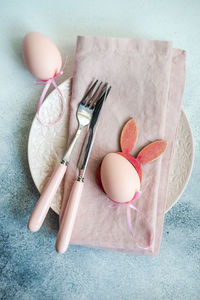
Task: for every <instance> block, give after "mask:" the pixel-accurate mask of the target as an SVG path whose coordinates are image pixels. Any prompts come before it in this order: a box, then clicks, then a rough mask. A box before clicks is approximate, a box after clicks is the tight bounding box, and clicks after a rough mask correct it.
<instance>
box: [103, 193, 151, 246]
mask: <svg viewBox="0 0 200 300" xmlns="http://www.w3.org/2000/svg"><path fill="white" fill-rule="evenodd" d="M141 194H142V192H141V191H139V192H136V193H135V195H134V197H133V199H132V200H131V201H129V202H126V203H119V202H116V201H114V200H112V199H110V198H109V199H110V200H112V201H113V202H115V203H116V204H118V205H127V211H126V215H127V224H128V229H129V231H130V233H131V236H132V238H133V240H134V242H135V244H136V245H137V247H138V248H140V249H144V250H148V249H149V248H151V246H152V244H153V241H154V230H153V227H152V225H151V223H150V222H149V221H148V219H147V217H146V216H145V215H144V214H143V212H141V211H140V210H139V209H138V208H137V207H135V206H134V205H133V204H132V202H133V201H134V200H136V199H138V198H139V197H140V196H141ZM131 209H133V210H135V211H136V212H137V213H139V214H140V215H141V216H142V218H143V219H144V220H145V222H146V223H147V224H148V225H149V226H150V228H151V232H152V234H151V238H150V242H149V245H148V246H146V247H144V246H141V245H140V244H139V243H138V242H137V240H136V238H135V234H134V230H133V225H132V222H131Z"/></svg>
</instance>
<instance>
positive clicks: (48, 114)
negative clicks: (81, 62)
mask: <svg viewBox="0 0 200 300" xmlns="http://www.w3.org/2000/svg"><path fill="white" fill-rule="evenodd" d="M71 85H72V79H68V80H66V81H65V82H63V83H62V84H61V85H60V86H59V87H60V89H61V91H62V93H63V95H64V97H65V98H66V103H67V109H66V113H65V114H64V117H63V119H62V121H60V122H59V123H57V124H56V125H55V126H51V127H45V126H42V125H40V123H39V122H38V120H37V118H36V117H35V118H34V120H33V123H32V127H31V130H30V134H29V142H28V160H29V166H30V171H31V174H32V177H33V180H34V182H35V185H36V187H37V189H38V191H39V192H41V191H42V189H43V186H44V185H45V183H46V182H47V180H48V179H49V177H50V175H51V173H52V171H53V169H54V167H55V164H56V163H57V162H58V161H60V160H61V158H62V156H63V154H64V152H65V150H66V145H67V137H68V103H69V101H68V100H69V99H70V95H71ZM60 110H61V104H60V101H59V95H58V92H57V91H56V90H54V91H53V92H52V93H51V94H50V95H49V96H48V97H47V98H46V100H45V102H44V104H43V105H42V108H41V116H42V118H43V120H44V121H45V122H49V121H53V120H55V119H56V117H57V116H58V113H59V112H60ZM193 156H194V155H193V138H192V133H191V129H190V125H189V123H188V120H187V118H186V115H185V113H184V111H183V110H182V111H181V118H180V122H179V126H178V133H177V140H176V146H175V151H174V157H173V162H172V168H171V172H170V178H169V189H168V195H167V205H166V212H167V211H168V210H169V209H170V208H171V207H172V206H173V205H174V204H175V203H176V202H177V200H178V198H179V197H180V196H181V194H182V192H183V190H184V188H185V186H186V185H187V182H188V180H189V177H190V173H191V170H192V164H193ZM62 193H63V185H61V186H60V188H59V190H58V192H57V194H56V196H55V199H54V201H53V203H52V205H51V208H52V209H53V210H54V211H55V212H56V213H57V214H59V211H60V206H61V199H62Z"/></svg>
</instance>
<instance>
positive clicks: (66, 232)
mask: <svg viewBox="0 0 200 300" xmlns="http://www.w3.org/2000/svg"><path fill="white" fill-rule="evenodd" d="M110 90H111V87H108V85H107V84H106V85H105V92H104V93H103V94H102V96H101V98H100V99H99V101H98V102H97V104H96V105H95V109H94V112H93V116H92V119H91V122H90V126H89V133H88V140H87V143H86V146H85V147H83V150H82V153H81V156H80V159H79V162H78V168H79V175H78V177H77V180H76V181H75V182H74V184H73V187H72V190H71V193H70V196H69V199H68V202H67V206H66V209H65V211H64V214H63V217H62V219H61V224H60V228H59V232H58V236H57V240H56V251H57V252H59V253H64V252H65V251H66V250H67V248H68V245H69V242H70V239H71V234H72V230H73V227H74V223H75V220H76V215H77V211H78V207H79V203H80V199H81V194H82V191H83V186H84V178H85V172H86V169H87V165H88V161H89V157H90V153H91V150H92V146H93V144H94V140H95V135H96V132H97V128H98V123H99V122H98V121H99V116H100V112H101V109H102V107H103V104H104V102H105V100H106V98H107V96H108V94H109V92H110Z"/></svg>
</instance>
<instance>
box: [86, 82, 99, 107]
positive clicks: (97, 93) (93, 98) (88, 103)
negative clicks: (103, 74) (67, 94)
mask: <svg viewBox="0 0 200 300" xmlns="http://www.w3.org/2000/svg"><path fill="white" fill-rule="evenodd" d="M101 85H102V82H100V83H99V85H98V87H97V88H96V90H95V91H94V93H93V94H92V96H91V97H90V98H89V99H88V100H87V101H86V102H85V106H89V108H91V107H92V103H93V102H94V101H95V99H97V98H98V97H99V94H100V92H101V91H100V87H101Z"/></svg>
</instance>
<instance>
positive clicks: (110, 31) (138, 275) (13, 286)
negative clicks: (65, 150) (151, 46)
mask: <svg viewBox="0 0 200 300" xmlns="http://www.w3.org/2000/svg"><path fill="white" fill-rule="evenodd" d="M199 13H200V1H199V0H197V1H195V0H192V1H191V0H173V1H172V0H170V1H169V0H168V1H160V0H155V1H144V0H143V1H131V0H130V1H128V0H124V1H122V0H121V1H114V0H113V1H104V0H102V1H90V0H86V1H66V0H62V1H52V0H51V1H37V0H35V1H25V0H23V1H3V2H2V3H1V10H0V28H1V34H0V66H1V80H0V90H1V93H0V94H1V96H0V97H1V100H0V139H1V141H0V156H1V159H0V161H1V167H0V178H1V192H0V237H1V244H0V248H1V258H0V269H1V271H0V298H1V299H30V300H31V299H142V300H143V299H199V296H198V295H199V293H200V284H199V282H200V264H199V261H200V260H199V258H200V256H199V248H200V240H199V239H200V230H199V225H200V213H199V208H200V201H199V195H200V188H199V182H200V155H199V150H200V149H199V148H200V133H199V132H200V122H199V118H200V84H199V78H200V55H199V53H200V30H199V28H200V17H199ZM30 30H34V31H40V32H42V33H44V34H46V35H47V36H49V37H50V38H51V39H52V40H54V41H55V42H56V44H57V45H58V47H59V48H60V50H61V51H62V53H63V54H65V53H67V54H68V55H69V61H68V66H69V67H68V69H67V71H66V73H65V75H64V76H63V78H62V79H61V80H64V79H66V78H67V76H68V75H70V74H71V72H72V58H73V56H72V53H73V49H74V46H75V41H76V36H77V35H78V34H81V35H103V36H121V37H123V36H124V37H138V38H149V39H164V40H172V41H173V42H174V47H179V48H182V49H185V50H186V51H187V81H186V88H185V93H184V99H183V107H184V110H185V112H186V114H187V117H188V119H189V121H190V124H191V127H192V130H193V135H194V142H195V150H196V151H195V152H196V156H195V162H194V168H193V172H192V177H191V180H190V182H189V184H188V186H187V188H186V190H185V192H184V194H183V195H182V197H181V199H180V200H179V202H178V203H177V204H176V205H175V207H174V208H173V209H172V210H171V211H170V212H168V213H167V216H166V219H165V225H164V232H163V240H162V245H161V250H160V254H159V256H158V257H157V258H151V257H139V256H133V255H128V254H122V253H115V252H113V253H112V252H109V251H102V250H95V249H88V248H84V247H78V246H77V247H76V246H70V248H69V250H68V252H67V253H66V254H65V255H63V256H61V255H58V254H57V253H56V251H55V250H54V244H55V238H56V233H57V230H58V219H57V216H56V215H55V214H54V213H53V212H52V211H51V212H50V213H49V214H48V217H47V220H46V221H45V224H44V226H43V227H42V229H41V230H40V231H39V232H38V233H35V234H32V233H30V232H29V231H28V230H27V228H26V224H27V220H28V217H29V215H30V213H31V211H32V209H33V207H34V204H35V202H36V200H37V198H38V196H39V194H38V192H37V190H36V188H35V186H34V184H33V181H32V179H31V175H30V172H29V168H28V161H27V140H28V133H29V129H30V126H31V122H32V118H33V116H34V114H35V111H36V103H37V100H38V97H39V95H40V92H41V88H40V87H39V88H38V87H36V86H34V84H33V80H34V78H33V77H32V75H31V74H29V72H28V71H27V70H26V69H25V67H24V65H23V61H22V57H21V43H22V39H23V36H24V35H25V33H26V32H28V31H30Z"/></svg>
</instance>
